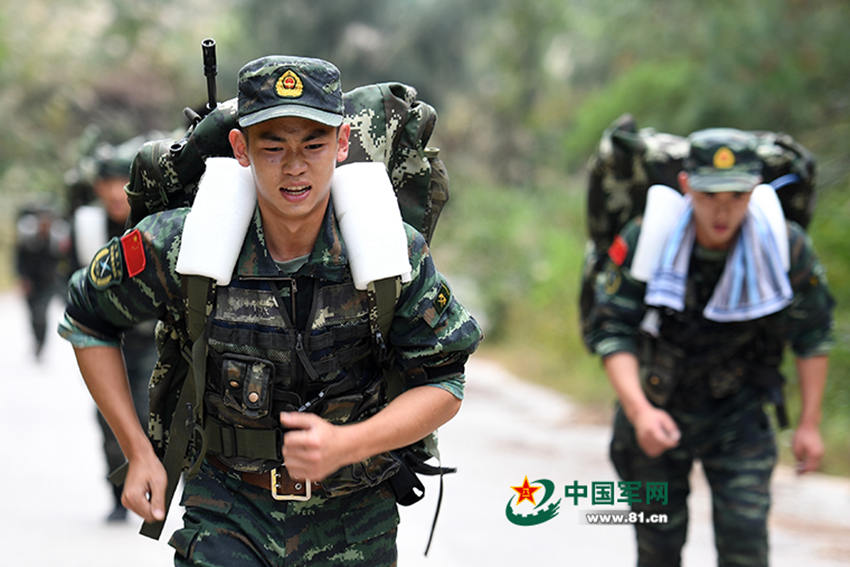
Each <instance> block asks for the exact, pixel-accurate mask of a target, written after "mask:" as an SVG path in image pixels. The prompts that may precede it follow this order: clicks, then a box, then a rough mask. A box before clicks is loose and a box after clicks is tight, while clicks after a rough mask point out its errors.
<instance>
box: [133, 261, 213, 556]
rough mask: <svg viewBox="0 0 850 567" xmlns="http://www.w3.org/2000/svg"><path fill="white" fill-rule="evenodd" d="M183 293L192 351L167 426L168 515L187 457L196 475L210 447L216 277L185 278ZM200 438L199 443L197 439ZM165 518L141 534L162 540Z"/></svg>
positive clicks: (191, 473) (164, 462) (146, 526)
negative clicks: (208, 391)
mask: <svg viewBox="0 0 850 567" xmlns="http://www.w3.org/2000/svg"><path fill="white" fill-rule="evenodd" d="M183 285H184V292H185V295H186V300H187V309H186V330H187V331H188V334H189V340H190V342H191V345H192V346H191V352H187V351H189V349H188V347H187V348H185V349H184V353H183V357H184V358H186V360H187V362H188V363H189V369H188V371H187V372H186V378H185V379H184V381H183V386H182V387H181V389H180V397H179V398H178V400H177V405H176V407H175V409H174V414H173V415H172V417H171V426H170V427H169V429H168V446H167V447H166V449H165V455H164V456H163V459H162V465H163V466H164V467H165V473H166V475H167V476H168V484H167V486H166V489H165V514H166V516H167V515H168V509H169V508H170V507H171V500H172V499H173V497H174V491H175V489H176V488H177V484H178V482H179V480H180V473H181V472H183V469H184V468H186V462H187V457H188V455H189V454H190V453H194V455H195V459H194V461H193V462H192V463H191V465H189V467H188V470H187V472H186V475H187V476H188V477H192V476H194V475H195V474H197V472H198V470H199V469H200V466H201V462H203V459H204V454H205V453H206V449H207V442H206V436H205V435H204V429H203V419H204V416H203V407H204V397H203V396H204V377H205V376H206V366H207V324H208V316H207V315H208V314H207V305H208V302H209V300H210V298H211V296H212V295H211V294H213V293H214V290H215V286H214V284H213V280H212V279H210V278H207V277H203V276H195V275H188V276H184V277H183ZM198 440H200V446H198V444H197V441H198ZM164 525H165V518H163V519H162V520H161V521H158V522H145V523H144V524H142V529H141V530H140V531H139V533H140V534H142V535H144V536H147V537H150V538H152V539H159V536H160V535H161V534H162V528H163V526H164Z"/></svg>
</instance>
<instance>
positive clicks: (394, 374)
mask: <svg viewBox="0 0 850 567" xmlns="http://www.w3.org/2000/svg"><path fill="white" fill-rule="evenodd" d="M416 96H417V93H416V90H415V89H414V88H412V87H410V86H407V85H404V84H401V83H379V84H373V85H366V86H362V87H358V88H356V89H354V90H352V91H349V92H347V93H345V94H344V95H343V100H344V104H345V115H346V118H345V119H346V122H348V123H349V124H350V125H351V136H350V138H349V153H348V157H347V158H346V160H345V162H343V164H346V163H353V162H362V161H370V162H382V163H384V164H385V166H386V169H387V174H388V175H389V178H390V180H391V182H392V186H393V190H394V191H395V193H396V198H397V201H398V204H399V209H400V211H401V216H402V219H403V220H404V221H405V222H407V223H408V224H410V225H412V226H413V227H414V228H416V229H417V230H418V231H419V232H420V233H422V235H423V236H424V237H425V240H426V241H427V242H428V243H430V241H431V238H432V237H433V234H434V231H435V229H436V223H437V220H438V218H439V215H440V212H441V211H442V209H443V207H444V205H445V204H446V202H447V201H448V198H449V191H448V174H447V172H446V168H445V166H444V164H443V162H442V160H441V159H440V158H439V150H438V149H437V148H433V147H430V146H428V145H427V144H428V141H429V139H430V137H431V134H432V133H433V130H434V125H435V123H436V120H437V113H436V111H435V109H434V108H433V107H432V106H430V105H428V104H426V103H424V102H422V101H419V100H417V98H416ZM236 111H237V101H236V99H235V98H234V99H230V100H228V101H225V102H223V103H220V104H219V105H217V106H216V108H215V109H213V110H212V111H211V112H210V113H209V114H207V115H206V116H205V117H204V118H203V119H196V120H195V122H194V124H193V125H192V126H190V128H189V130H188V132H187V133H186V135H185V136H183V138H181V139H179V140H176V141H174V140H168V139H163V140H154V141H149V142H147V143H145V144H144V145H143V146H142V147H141V149H140V150H139V151H138V153H137V154H136V156H135V159H134V160H133V163H132V165H131V168H130V182H129V183H128V185H127V187H126V189H125V191H126V193H127V196H128V199H129V201H130V206H131V213H130V219H129V220H128V224H129V225H130V226H132V225H135V224H136V223H138V222H139V221H140V220H141V219H142V218H144V217H145V216H147V215H149V214H152V213H155V212H158V211H162V210H167V209H171V208H177V207H184V206H191V205H192V202H193V200H194V196H195V193H196V192H197V189H198V182H199V180H200V178H201V176H202V174H203V173H204V170H205V164H204V160H205V159H206V158H208V157H233V153H232V150H231V148H230V144H229V142H228V139H227V136H228V132H229V131H230V130H231V129H232V128H235V127H237V114H236ZM397 279H398V278H387V279H386V280H378V281H377V282H374V286H373V287H370V290H369V291H368V292H367V295H368V296H369V300H370V303H371V305H372V306H373V308H372V309H370V323H372V326H373V334H374V335H375V337H376V343H377V344H376V349H379V350H378V351H377V352H376V354H378V358H379V360H380V359H381V358H382V357H383V355H384V353H382V352H380V348H381V347H382V343H381V337H382V336H385V335H386V334H387V331H388V329H389V326H390V323H391V321H392V318H393V314H394V312H393V311H394V306H395V303H396V300H397V299H398V294H399V293H400V286H399V285H398V284H397ZM184 283H185V285H186V289H185V294H186V298H187V306H188V309H187V325H186V326H187V328H188V330H189V337H188V338H189V341H190V343H195V347H194V348H192V349H189V348H187V347H186V343H185V338H184V339H183V340H181V339H180V337H179V336H178V332H177V329H178V328H179V326H178V325H176V324H175V322H173V321H163V322H160V324H159V325H158V326H157V343H158V348H159V352H160V356H159V358H160V364H158V367H157V371H156V372H155V374H154V376H152V378H151V384H150V389H149V393H150V403H149V405H150V423H149V436H150V438H151V442H152V443H153V445H154V449H155V450H156V451H157V454H158V455H159V457H160V458H161V459H162V461H163V463H164V464H165V466H166V470H167V471H168V474H169V483H168V489H167V492H166V505H168V503H169V502H170V500H171V497H172V496H173V492H174V488H175V487H176V484H177V482H176V481H177V478H179V474H180V472H181V470H182V469H183V468H186V465H187V463H186V458H187V457H186V454H187V451H186V448H187V446H188V449H189V450H188V453H189V454H190V455H191V454H192V453H197V452H199V451H200V452H201V453H202V452H203V448H202V447H201V446H202V445H203V443H204V440H203V439H202V438H198V433H199V429H201V428H200V427H199V423H202V408H201V407H200V406H202V403H199V401H198V400H199V397H198V392H199V390H198V388H201V387H202V384H198V383H197V381H195V380H194V379H193V376H192V374H193V372H192V370H191V368H194V369H195V370H196V371H198V369H199V368H203V364H204V362H203V359H204V358H205V355H204V352H205V351H203V349H201V348H199V347H198V344H199V343H200V342H201V341H200V340H197V339H198V338H199V337H201V333H202V330H203V327H204V326H205V322H206V305H207V298H208V295H209V294H210V293H211V292H213V291H212V290H211V287H212V286H211V284H210V283H209V282H208V281H207V280H206V279H205V278H200V277H196V276H184ZM198 373H199V374H201V375H203V372H198ZM386 374H387V378H386V380H387V389H388V395H389V396H390V397H392V396H393V394H397V393H400V383H401V376H400V373H399V371H398V370H395V369H392V370H391V369H389V368H387V370H386ZM192 422H194V427H190V428H188V431H187V428H186V427H183V426H182V424H184V423H192ZM396 456H397V457H398V459H399V461H400V462H401V464H402V466H401V468H400V472H399V473H398V474H396V475H395V476H393V477H392V479H391V484H393V488H394V490H395V492H396V496H397V498H398V501H399V503H400V504H402V505H409V504H412V503H414V502H416V501H418V500H420V499H421V498H422V497H423V496H424V487H423V485H422V483H421V482H420V481H419V479H418V478H417V476H416V475H417V474H427V475H434V474H439V475H440V477H441V478H440V493H441V494H440V496H441V495H442V474H443V473H448V472H454V470H455V469H451V468H447V467H442V466H432V465H429V464H427V463H426V462H425V461H427V460H429V459H430V458H432V457H436V458H439V452H438V451H437V446H436V438H435V437H434V436H433V434H432V435H431V436H429V437H426V438H425V439H423V440H422V441H420V442H418V443H416V444H414V445H412V446H410V447H407V448H404V449H403V450H400V451H399V452H396ZM200 460H201V459H199V458H196V459H195V463H194V465H193V466H191V467H189V469H190V470H189V473H188V474H190V475H191V474H193V473H194V472H195V471H196V470H197V466H198V465H199V464H200V462H199V461H200ZM112 478H113V479H114V481H120V480H121V478H122V475H121V473H120V472H117V474H115V475H113V477H112ZM439 502H440V500H439V499H438V504H437V506H438V512H439ZM434 522H436V515H435V518H434ZM161 529H162V522H158V523H155V524H145V525H144V526H143V527H142V533H143V534H144V535H148V536H149V537H153V538H154V539H157V538H158V537H159V534H160V532H161ZM431 535H432V536H433V527H432V533H431ZM428 543H429V546H430V539H429V542H428ZM426 554H427V549H426Z"/></svg>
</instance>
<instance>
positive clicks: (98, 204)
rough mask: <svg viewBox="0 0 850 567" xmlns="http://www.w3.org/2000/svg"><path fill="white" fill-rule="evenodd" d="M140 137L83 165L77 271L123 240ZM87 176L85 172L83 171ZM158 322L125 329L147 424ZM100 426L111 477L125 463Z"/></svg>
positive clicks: (97, 152) (115, 514)
mask: <svg viewBox="0 0 850 567" xmlns="http://www.w3.org/2000/svg"><path fill="white" fill-rule="evenodd" d="M143 141H144V139H143V138H142V137H137V138H133V139H130V140H127V141H125V142H123V143H121V144H117V145H113V144H109V143H102V144H99V145H98V146H97V147H96V148H95V149H94V152H93V154H92V156H90V157H86V158H84V161H86V162H90V163H87V165H89V166H90V169H91V173H90V175H91V178H90V179H88V181H89V182H90V190H91V192H92V193H93V194H94V196H95V200H94V201H93V202H91V203H89V204H85V205H82V206H80V207H78V208H77V209H76V210H75V211H74V213H73V217H72V223H71V224H72V230H71V235H72V246H71V248H72V254H71V261H70V265H71V267H72V270H77V269H79V268H80V267H82V266H85V265H88V263H89V262H90V261H91V259H92V255H93V254H94V253H95V252H96V251H97V249H98V248H99V247H100V246H102V245H103V243H104V242H106V241H107V240H109V239H110V238H113V237H118V236H121V235H122V234H123V233H124V229H125V226H126V223H127V219H128V217H129V216H130V204H129V202H128V200H127V195H126V194H125V193H124V186H125V185H126V184H127V182H128V181H129V174H130V163H131V162H132V160H133V156H134V155H135V153H136V151H137V150H138V149H139V147H140V146H141V145H142V142H143ZM79 169H80V170H85V169H86V168H85V167H82V166H81V167H80V168H79ZM154 326H155V322H154V321H145V322H143V323H140V324H138V325H136V326H134V327H132V328H130V329H127V330H126V331H125V332H124V333H123V335H122V340H121V350H122V352H123V354H124V362H125V365H126V367H127V378H128V380H129V382H130V390H131V393H132V396H133V405H134V407H135V408H136V415H138V416H139V419H140V420H147V418H148V381H149V379H150V377H151V372H152V371H153V368H154V365H155V364H156V358H157V354H156V344H155V342H154ZM97 422H98V425H99V426H100V430H101V432H102V433H103V453H104V457H105V459H106V468H107V471H108V472H111V471H114V470H115V469H117V468H118V467H119V466H121V464H122V463H123V462H124V453H122V452H121V447H120V446H119V445H118V441H117V440H116V439H115V435H113V434H112V430H111V429H110V428H109V424H108V423H106V420H105V419H104V417H103V414H102V413H101V412H99V411H98V412H97ZM110 490H111V491H112V510H111V511H110V512H109V515H108V516H107V518H106V520H107V521H108V522H120V521H122V520H124V519H125V518H126V517H127V509H126V508H125V507H124V506H123V505H122V504H121V486H120V485H114V484H112V483H110Z"/></svg>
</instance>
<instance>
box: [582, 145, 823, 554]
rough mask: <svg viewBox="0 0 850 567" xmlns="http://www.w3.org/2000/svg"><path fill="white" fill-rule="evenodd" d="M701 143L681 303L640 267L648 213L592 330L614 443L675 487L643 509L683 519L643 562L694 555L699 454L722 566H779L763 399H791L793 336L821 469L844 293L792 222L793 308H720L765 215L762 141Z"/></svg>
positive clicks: (694, 152) (806, 428)
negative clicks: (824, 415) (693, 483)
mask: <svg viewBox="0 0 850 567" xmlns="http://www.w3.org/2000/svg"><path fill="white" fill-rule="evenodd" d="M689 141H690V143H691V149H690V155H689V157H688V159H687V160H686V161H685V166H684V169H685V170H684V171H683V172H682V173H681V174H680V176H679V182H680V186H681V187H683V188H684V191H685V193H686V194H687V195H688V196H689V199H690V200H691V203H692V209H691V210H692V217H689V218H690V219H691V220H687V219H685V220H680V222H681V223H682V225H683V226H688V227H689V228H690V227H693V228H692V230H693V232H692V234H693V235H694V238H695V243H694V244H693V245H692V248H691V249H690V250H687V252H689V253H690V259H689V261H688V260H686V264H685V266H686V276H684V277H683V278H682V281H683V283H682V288H681V289H682V292H681V293H682V302H681V304H680V305H679V306H677V307H675V308H673V307H670V306H662V307H656V306H649V305H647V302H649V301H653V302H654V300H653V299H652V296H651V295H649V294H647V290H648V289H653V278H657V277H658V276H657V274H658V273H659V272H658V271H656V272H655V274H656V275H654V276H650V279H649V282H648V283H645V282H643V281H639V280H638V279H636V278H635V275H634V273H633V272H632V268H633V260H634V258H635V248H636V246H637V244H638V238H639V236H640V233H641V231H642V230H650V228H648V227H642V226H641V219H636V220H634V221H632V222H630V223H629V224H628V225H627V226H626V227H625V228H624V230H623V231H622V232H621V233H620V235H619V237H618V238H616V239H615V241H614V243H613V244H612V245H611V247H610V249H609V252H608V263H607V266H606V268H605V272H604V276H605V277H604V281H603V279H602V278H600V280H599V281H598V283H597V285H598V289H597V304H596V306H595V307H594V310H593V312H592V315H591V320H590V324H589V332H588V335H587V336H586V337H585V338H586V340H587V342H588V344H589V345H591V346H592V348H593V349H594V350H595V352H596V353H597V354H599V355H600V356H601V357H602V359H603V363H604V367H605V370H606V372H607V374H608V377H609V379H610V380H611V383H612V385H613V386H614V389H615V390H616V393H617V395H618V398H619V405H618V409H617V412H616V416H615V419H614V432H613V438H612V441H611V459H612V461H613V463H614V465H615V468H616V469H617V472H618V474H619V475H620V476H621V477H622V479H623V480H624V481H641V482H644V483H645V482H666V483H668V492H669V494H668V498H669V501H668V503H667V505H665V506H661V505H659V504H658V503H654V504H651V505H648V504H645V503H637V504H634V505H633V506H634V508H635V509H636V510H643V511H645V512H647V513H648V512H650V511H651V512H663V513H666V514H668V518H669V521H668V523H666V524H663V525H662V524H654V525H650V524H637V525H636V526H635V527H636V532H637V541H638V565H640V566H649V565H654V566H659V567H662V566H663V567H670V566H675V565H679V564H680V552H681V548H682V546H683V544H684V542H685V537H686V532H687V522H688V511H687V503H686V498H687V496H688V492H689V484H688V476H689V472H690V470H691V466H692V463H693V460H694V459H699V460H700V461H701V462H702V466H703V469H704V470H705V473H706V477H707V478H708V481H709V484H710V486H711V491H712V497H713V507H714V512H713V518H714V529H715V543H716V546H717V550H718V564H719V565H723V566H731V565H740V566H743V565H746V566H753V565H767V561H768V543H767V514H768V509H769V506H770V494H769V482H770V475H771V472H772V470H773V467H774V465H775V462H776V445H775V441H774V434H773V431H772V428H771V425H770V423H769V420H768V417H767V415H766V414H765V412H764V410H763V408H762V406H763V405H764V403H765V401H767V400H771V401H774V402H779V404H778V407H782V408H784V406H782V405H781V398H779V397H777V393H778V392H781V389H780V388H781V375H780V374H779V370H778V366H779V364H780V361H781V356H782V350H783V348H784V345H785V343H786V342H790V344H791V347H792V349H793V351H794V354H795V356H796V361H797V365H796V367H797V372H798V375H799V383H800V391H801V400H802V411H801V415H800V419H799V424H798V428H797V430H796V432H795V435H794V439H793V452H794V455H795V456H796V458H797V459H798V461H799V465H798V469H799V471H800V472H806V471H811V470H814V469H816V468H817V467H818V464H819V461H820V459H821V457H822V454H823V444H822V441H821V437H820V433H819V423H820V411H821V410H820V406H821V398H822V395H823V390H824V385H825V382H826V374H827V353H828V351H829V349H830V347H831V344H832V335H831V325H832V307H833V301H832V298H831V296H830V293H829V291H828V289H827V285H826V279H825V276H824V270H823V268H822V266H821V265H820V263H819V262H818V260H817V258H816V257H815V254H814V251H813V249H812V246H811V243H810V242H809V240H808V239H807V237H806V234H805V233H804V232H803V230H802V229H801V228H800V227H799V226H798V225H797V224H795V223H793V222H787V238H788V243H789V264H790V269H789V270H788V271H787V278H788V280H787V281H788V284H789V286H788V288H787V289H788V292H787V303H786V304H785V306H784V307H782V306H781V305H780V306H778V307H776V308H775V309H777V310H775V311H774V312H771V313H768V314H765V315H764V316H761V317H756V318H746V317H745V318H743V319H741V318H739V319H737V320H734V321H718V320H716V319H714V320H713V319H709V318H707V317H706V312H707V305H708V304H710V303H711V302H712V301H713V300H714V297H713V296H714V294H715V288H719V287H720V284H719V283H718V282H719V281H720V280H721V274H722V273H723V272H724V270H725V269H727V268H726V266H727V257H728V256H731V255H732V254H733V252H734V251H735V248H736V246H743V244H742V243H741V242H742V241H743V237H742V236H739V235H740V234H742V231H743V229H742V226H744V223H745V222H751V221H750V216H751V214H752V213H750V212H748V211H749V210H750V209H749V201H750V196H751V193H750V192H751V191H752V190H753V188H754V187H755V186H756V185H757V183H758V182H759V179H760V178H759V174H758V167H759V166H758V163H757V160H756V159H755V156H754V153H753V140H752V138H751V137H750V136H749V135H748V134H745V133H743V132H740V131H737V130H731V129H712V130H705V131H700V132H695V133H694V134H692V135H691V136H690V139H689ZM760 189H761V188H760ZM683 214H684V213H683ZM779 226H782V225H781V224H780V225H779ZM783 235H784V232H783ZM778 238H779V237H778V236H777V238H776V240H778ZM764 245H765V246H766V244H764ZM683 246H687V244H685V245H683ZM657 253H658V254H660V253H661V251H657ZM730 264H731V261H730ZM729 269H731V268H729ZM783 274H784V272H783ZM647 515H648V514H647Z"/></svg>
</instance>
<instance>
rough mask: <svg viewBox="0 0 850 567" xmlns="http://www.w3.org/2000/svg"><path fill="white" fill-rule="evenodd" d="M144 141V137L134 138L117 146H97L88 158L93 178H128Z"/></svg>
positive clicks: (105, 144) (107, 144)
mask: <svg viewBox="0 0 850 567" xmlns="http://www.w3.org/2000/svg"><path fill="white" fill-rule="evenodd" d="M144 141H145V138H144V136H136V137H135V138H131V139H129V140H127V141H125V142H122V143H120V144H117V145H112V144H109V143H105V142H104V143H101V144H98V145H97V147H95V149H94V152H93V153H92V156H91V158H90V159H91V160H92V162H93V164H94V172H93V174H94V178H95V179H109V178H123V177H127V178H129V177H130V165H131V164H132V163H133V158H134V157H135V156H136V152H138V151H139V148H140V147H142V144H143V143H144Z"/></svg>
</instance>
